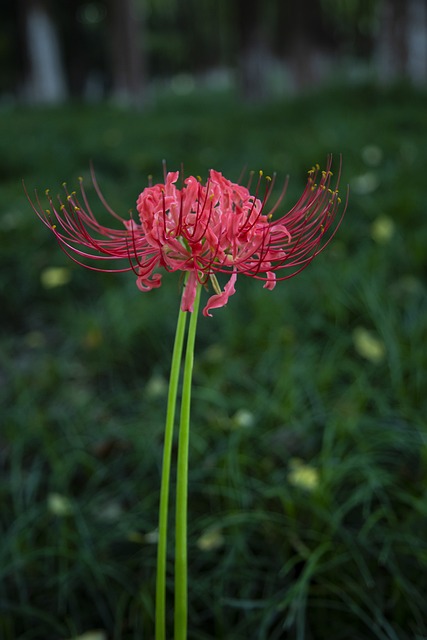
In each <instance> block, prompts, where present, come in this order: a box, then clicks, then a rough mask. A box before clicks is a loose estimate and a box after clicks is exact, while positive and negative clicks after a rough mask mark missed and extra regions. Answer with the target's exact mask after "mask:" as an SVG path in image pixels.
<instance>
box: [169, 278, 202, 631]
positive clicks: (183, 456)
mask: <svg viewBox="0 0 427 640" xmlns="http://www.w3.org/2000/svg"><path fill="white" fill-rule="evenodd" d="M200 291H201V286H200V285H198V287H197V293H196V299H195V301H194V310H193V313H192V314H191V319H190V325H189V328H188V337H187V349H186V352H185V364H184V377H183V385H182V400H181V420H180V425H179V440H178V462H177V477H176V521H175V527H176V530H175V640H187V501H188V446H189V442H190V405H191V380H192V374H193V361H194V342H195V339H196V328H197V315H198V309H199V302H200Z"/></svg>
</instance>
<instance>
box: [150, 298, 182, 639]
mask: <svg viewBox="0 0 427 640" xmlns="http://www.w3.org/2000/svg"><path fill="white" fill-rule="evenodd" d="M186 321H187V312H186V311H181V309H180V310H179V315H178V323H177V325H176V333H175V342H174V347H173V353H172V364H171V372H170V378H169V392H168V405H167V411H166V425H165V436H164V437H165V441H164V449H163V464H162V479H161V486H160V506H159V541H158V547H157V582H156V640H166V560H167V558H166V554H167V536H168V505H169V483H170V468H171V455H172V442H173V426H174V420H175V407H176V397H177V392H178V381H179V372H180V368H181V359H182V347H183V344H184V335H185V325H186Z"/></svg>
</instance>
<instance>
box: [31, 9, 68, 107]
mask: <svg viewBox="0 0 427 640" xmlns="http://www.w3.org/2000/svg"><path fill="white" fill-rule="evenodd" d="M25 21H26V24H25V28H26V36H27V47H28V57H29V63H30V74H29V77H28V79H27V83H26V86H25V89H24V93H25V96H26V98H27V99H28V101H30V102H36V103H49V104H54V103H58V102H62V101H63V100H65V99H66V97H67V86H66V80H65V73H64V69H63V66H62V61H61V52H60V48H59V42H58V38H57V35H56V31H55V27H54V24H53V22H52V20H51V18H50V16H49V15H48V13H47V11H46V10H45V8H44V7H43V5H41V4H39V3H34V4H33V3H31V4H30V6H29V7H28V10H27V12H26V16H25Z"/></svg>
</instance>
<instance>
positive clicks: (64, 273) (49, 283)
mask: <svg viewBox="0 0 427 640" xmlns="http://www.w3.org/2000/svg"><path fill="white" fill-rule="evenodd" d="M71 275H72V274H71V271H70V269H67V267H47V268H46V269H43V271H42V272H41V274H40V280H41V283H42V285H43V287H44V288H45V289H55V287H62V286H63V285H65V284H68V283H69V282H70V280H71Z"/></svg>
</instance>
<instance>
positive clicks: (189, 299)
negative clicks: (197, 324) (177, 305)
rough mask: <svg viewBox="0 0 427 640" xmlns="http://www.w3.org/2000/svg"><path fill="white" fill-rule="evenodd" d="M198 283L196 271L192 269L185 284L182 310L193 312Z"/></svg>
mask: <svg viewBox="0 0 427 640" xmlns="http://www.w3.org/2000/svg"><path fill="white" fill-rule="evenodd" d="M197 284H198V280H197V274H196V272H195V271H190V273H189V274H188V279H187V282H186V283H185V285H184V293H183V294H182V303H181V309H182V311H191V312H193V307H194V300H195V297H196V290H197Z"/></svg>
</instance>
